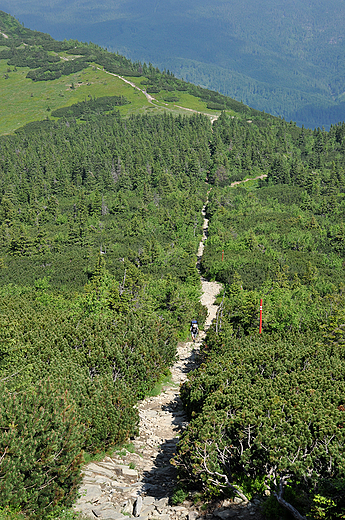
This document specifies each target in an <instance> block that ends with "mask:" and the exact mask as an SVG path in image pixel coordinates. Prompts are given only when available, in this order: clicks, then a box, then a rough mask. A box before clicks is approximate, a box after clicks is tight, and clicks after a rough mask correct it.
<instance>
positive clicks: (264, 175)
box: [230, 174, 267, 188]
mask: <svg viewBox="0 0 345 520" xmlns="http://www.w3.org/2000/svg"><path fill="white" fill-rule="evenodd" d="M266 177H267V175H266V174H263V175H259V176H258V177H254V178H252V179H250V178H249V179H244V180H243V181H235V182H232V183H231V184H230V188H233V187H234V186H237V185H238V184H243V183H244V182H248V181H256V180H258V179H265V178H266Z"/></svg>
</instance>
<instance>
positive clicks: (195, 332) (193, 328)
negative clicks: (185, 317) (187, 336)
mask: <svg viewBox="0 0 345 520" xmlns="http://www.w3.org/2000/svg"><path fill="white" fill-rule="evenodd" d="M189 330H190V333H191V336H192V340H193V343H195V339H196V337H197V335H198V334H199V328H198V322H197V321H196V320H192V323H191V326H190V329H189Z"/></svg>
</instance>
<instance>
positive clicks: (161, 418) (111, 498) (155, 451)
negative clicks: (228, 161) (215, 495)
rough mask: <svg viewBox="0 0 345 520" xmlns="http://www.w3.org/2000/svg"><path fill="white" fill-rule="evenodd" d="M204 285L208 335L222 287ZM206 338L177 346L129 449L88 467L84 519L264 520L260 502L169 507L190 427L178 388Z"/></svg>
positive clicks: (79, 506) (142, 406)
mask: <svg viewBox="0 0 345 520" xmlns="http://www.w3.org/2000/svg"><path fill="white" fill-rule="evenodd" d="M207 202H208V199H207V200H206V202H205V205H204V207H203V209H202V215H203V217H204V222H203V237H202V240H201V242H200V244H199V248H198V252H197V267H198V269H199V268H200V262H201V258H202V255H203V250H204V244H205V241H206V239H207V229H208V219H206V205H207ZM201 282H202V296H201V303H202V304H203V305H205V306H206V307H207V310H208V316H207V319H206V322H205V327H204V328H205V330H207V329H208V328H209V326H210V325H211V323H212V320H213V319H214V318H215V317H216V313H217V309H218V307H217V305H215V303H214V302H215V298H216V296H217V294H218V293H219V291H220V289H221V285H220V284H219V283H217V282H209V281H207V280H206V279H205V278H203V277H201ZM204 337H205V331H200V333H199V337H198V338H197V341H196V343H195V344H194V343H193V342H191V341H189V342H186V343H180V344H179V345H178V348H177V356H178V360H177V361H176V363H175V364H174V365H173V366H172V368H171V382H170V383H169V384H166V386H164V387H163V389H162V393H161V394H160V395H158V396H155V397H147V398H146V399H144V400H143V401H141V402H140V403H139V404H138V410H139V417H140V422H139V435H138V437H136V438H134V439H133V440H131V444H130V445H127V449H126V448H124V449H123V450H121V451H119V452H115V454H114V455H113V456H112V457H105V458H104V459H103V460H102V461H101V462H91V463H89V464H87V465H86V466H85V467H84V470H83V482H82V485H81V487H80V490H79V492H80V498H79V499H78V500H77V502H76V504H75V506H74V507H75V510H77V511H80V512H82V513H83V515H84V517H86V518H88V519H96V518H100V519H103V520H106V519H108V520H123V519H125V518H126V517H127V518H128V517H131V518H133V517H136V518H138V520H148V519H153V520H196V519H197V518H199V517H200V518H204V519H205V520H211V519H213V518H214V519H217V520H219V519H220V520H226V519H227V518H230V517H236V518H242V519H249V518H251V519H254V520H259V518H261V516H260V514H259V512H258V510H257V507H258V505H259V503H258V504H255V503H254V502H255V501H252V502H248V503H241V501H239V500H238V499H236V498H235V499H234V501H231V502H230V501H229V500H222V501H218V502H217V504H214V505H213V507H211V509H209V510H206V511H201V510H200V509H199V508H198V507H197V506H196V505H194V504H193V502H192V501H190V500H189V501H188V500H185V501H184V502H183V503H182V504H179V505H175V506H174V505H171V503H170V499H171V497H172V495H173V491H174V488H175V486H176V484H177V478H176V477H177V474H176V469H175V467H174V466H173V465H172V464H171V463H170V459H171V458H172V457H173V455H174V454H175V453H176V446H177V442H178V437H179V436H180V435H181V433H182V432H183V430H184V429H185V428H186V427H187V425H188V422H187V417H186V415H185V413H184V410H183V406H182V401H181V399H180V396H179V388H180V385H181V384H182V383H183V382H184V381H186V379H187V374H188V372H189V371H191V370H193V369H194V368H196V357H197V354H198V351H199V348H200V345H201V343H202V341H203V338H204ZM236 500H237V501H236ZM254 515H255V516H254Z"/></svg>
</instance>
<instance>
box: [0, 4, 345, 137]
mask: <svg viewBox="0 0 345 520" xmlns="http://www.w3.org/2000/svg"><path fill="white" fill-rule="evenodd" d="M0 9H2V10H4V11H7V12H10V13H11V14H12V15H14V16H16V17H17V18H18V19H19V20H20V21H21V22H23V23H24V24H25V25H26V26H29V27H30V28H31V29H37V30H40V31H46V32H49V33H50V34H51V35H52V36H53V37H54V38H57V39H64V38H67V39H69V38H72V39H73V38H75V39H78V40H80V41H85V42H89V41H93V42H94V43H97V44H98V45H101V46H103V47H106V48H107V49H108V50H110V51H118V52H119V53H121V54H124V55H125V56H127V57H128V58H130V59H132V60H134V61H136V60H140V61H142V62H144V61H146V63H148V62H152V63H153V64H154V65H155V66H158V67H159V68H160V69H162V70H163V69H164V68H166V69H169V70H170V71H172V72H173V73H174V74H175V75H176V76H177V77H182V78H184V79H185V80H187V81H190V82H192V83H196V84H199V85H201V86H204V87H206V88H210V89H213V90H217V91H219V92H221V93H223V94H226V95H228V96H231V97H233V98H235V99H237V100H238V101H241V100H242V101H243V102H244V103H246V104H248V105H250V106H252V107H254V108H256V109H258V110H264V111H265V112H269V113H271V114H273V115H278V116H283V117H284V118H285V119H286V120H293V121H296V122H297V124H298V125H299V126H301V125H302V124H304V125H305V126H307V127H317V126H320V127H322V126H325V128H326V129H327V128H329V126H330V125H331V124H335V123H337V122H338V121H340V120H343V119H344V118H345V94H344V92H343V90H344V89H343V85H344V76H345V58H344V45H345V43H344V38H343V27H342V20H343V19H344V14H345V13H344V11H345V6H344V4H343V2H341V0H332V1H329V2H327V3H326V2H325V1H323V0H322V1H321V0H318V1H315V2H313V3H312V4H311V3H309V2H308V3H303V4H296V3H295V2H293V1H292V0H288V1H286V2H284V4H281V5H279V4H277V3H276V2H273V1H272V0H262V1H261V2H259V3H258V2H254V1H253V0H245V1H243V2H240V1H239V0H235V1H232V2H226V1H220V0H216V1H213V2H210V1H209V0H207V1H206V0H204V1H198V2H197V1H195V0H191V1H190V2H188V4H187V3H183V2H181V1H180V0H169V1H167V2H164V3H162V2H159V1H157V0H154V1H153V0H147V1H146V2H145V3H144V4H143V3H140V2H138V1H137V0H128V1H127V0H123V1H116V2H110V0H105V1H104V2H103V3H102V4H101V5H99V6H98V5H97V6H95V5H94V4H93V3H92V2H90V1H89V0H86V1H85V2H83V4H82V6H81V5H80V3H79V2H76V1H71V2H66V1H63V0H61V1H49V2H48V0H43V1H42V2H38V1H37V0H32V1H30V2H27V1H24V0H14V1H12V0H11V1H9V0H1V1H0Z"/></svg>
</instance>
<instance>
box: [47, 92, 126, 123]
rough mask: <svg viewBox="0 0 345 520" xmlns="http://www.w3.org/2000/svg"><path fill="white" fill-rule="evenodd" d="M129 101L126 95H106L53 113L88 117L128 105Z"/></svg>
mask: <svg viewBox="0 0 345 520" xmlns="http://www.w3.org/2000/svg"><path fill="white" fill-rule="evenodd" d="M127 103H129V101H128V100H127V99H126V98H125V97H124V96H105V97H100V98H94V99H92V98H91V99H88V100H85V101H81V102H80V103H75V104H74V105H71V106H69V107H63V108H58V109H57V110H54V111H53V112H52V113H51V115H52V116H53V117H77V118H82V119H87V117H88V116H90V115H91V114H97V115H98V114H101V113H102V112H109V111H110V110H113V109H114V108H115V107H118V106H122V105H126V104H127Z"/></svg>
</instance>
